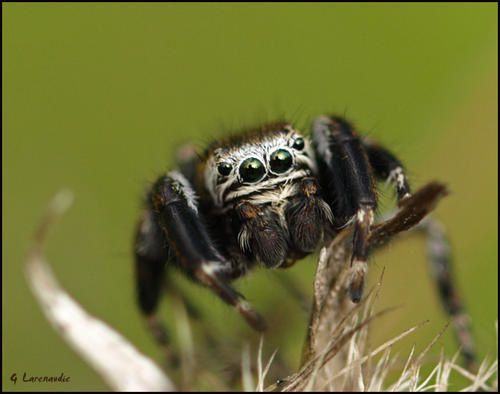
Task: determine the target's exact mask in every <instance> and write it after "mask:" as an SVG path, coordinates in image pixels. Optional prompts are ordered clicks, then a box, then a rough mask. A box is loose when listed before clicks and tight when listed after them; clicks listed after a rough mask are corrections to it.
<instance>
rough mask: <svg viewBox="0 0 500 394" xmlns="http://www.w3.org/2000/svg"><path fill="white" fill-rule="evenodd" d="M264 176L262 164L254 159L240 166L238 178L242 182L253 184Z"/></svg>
mask: <svg viewBox="0 0 500 394" xmlns="http://www.w3.org/2000/svg"><path fill="white" fill-rule="evenodd" d="M264 175H266V168H265V166H264V164H263V163H262V162H261V161H260V160H259V159H256V158H255V157H251V158H249V159H246V160H245V161H244V162H243V163H241V165H240V177H241V179H242V180H243V182H248V183H255V182H257V181H260V180H261V179H262V178H263V177H264Z"/></svg>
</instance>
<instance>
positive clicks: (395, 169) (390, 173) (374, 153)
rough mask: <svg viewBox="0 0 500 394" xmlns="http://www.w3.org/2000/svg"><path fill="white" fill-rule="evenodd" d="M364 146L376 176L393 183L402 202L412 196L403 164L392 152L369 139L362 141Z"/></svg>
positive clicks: (399, 200)
mask: <svg viewBox="0 0 500 394" xmlns="http://www.w3.org/2000/svg"><path fill="white" fill-rule="evenodd" d="M362 143H363V146H364V148H365V150H366V154H367V155H368V159H369V160H370V164H371V166H372V168H373V172H374V175H375V176H376V177H377V178H378V179H381V180H386V181H387V182H388V183H392V184H393V186H394V188H395V190H396V194H397V197H398V202H402V201H403V200H404V199H405V198H408V197H409V196H410V195H411V191H410V185H409V184H408V178H407V176H406V173H405V170H404V167H403V164H402V163H401V161H400V160H399V159H398V158H397V157H396V156H394V154H392V153H391V152H390V151H388V150H387V149H385V148H384V147H382V146H380V145H378V144H376V143H375V142H373V141H372V140H371V139H369V138H364V139H363V140H362Z"/></svg>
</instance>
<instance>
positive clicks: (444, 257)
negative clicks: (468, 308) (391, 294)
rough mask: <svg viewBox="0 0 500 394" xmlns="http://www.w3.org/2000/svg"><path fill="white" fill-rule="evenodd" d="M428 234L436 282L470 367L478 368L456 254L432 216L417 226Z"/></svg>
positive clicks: (429, 253) (429, 255) (472, 368)
mask: <svg viewBox="0 0 500 394" xmlns="http://www.w3.org/2000/svg"><path fill="white" fill-rule="evenodd" d="M417 229H419V230H420V231H422V232H423V233H424V234H425V235H426V236H427V253H428V257H429V262H430V266H431V272H432V274H433V277H434V280H435V281H436V285H437V289H438V293H439V297H440V299H441V302H442V304H443V307H444V309H445V311H446V312H447V313H448V314H449V315H450V316H451V318H452V323H453V326H454V328H455V333H456V336H457V339H458V342H459V344H460V345H461V351H462V355H463V357H464V360H465V363H466V366H467V368H468V369H469V370H474V369H475V367H476V351H475V346H474V340H473V336H472V332H471V326H470V320H469V317H468V316H467V313H466V312H465V308H464V306H463V303H462V300H461V299H460V296H459V294H458V291H457V288H456V284H455V281H454V278H453V272H452V255H451V248H450V245H449V242H448V240H447V238H446V234H445V231H444V229H443V227H442V226H441V225H440V223H438V222H436V221H435V220H434V219H432V218H426V219H424V220H422V222H421V223H419V225H418V226H417Z"/></svg>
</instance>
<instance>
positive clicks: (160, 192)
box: [151, 171, 265, 330]
mask: <svg viewBox="0 0 500 394" xmlns="http://www.w3.org/2000/svg"><path fill="white" fill-rule="evenodd" d="M151 204H152V207H153V210H154V212H155V215H156V217H157V219H158V222H159V224H160V227H161V228H162V230H163V232H164V233H165V235H166V237H167V239H168V243H169V246H170V248H171V249H172V251H173V252H174V254H175V261H176V262H177V264H178V266H179V268H180V269H181V270H182V271H183V272H185V273H186V274H187V275H189V276H190V277H191V278H192V279H194V280H195V281H197V282H199V283H201V284H203V285H205V286H206V287H208V288H209V289H210V290H212V291H213V292H214V293H216V294H217V295H218V296H219V297H220V298H221V299H222V300H223V301H224V302H226V303H227V304H229V305H232V306H234V307H235V308H236V310H237V311H238V312H239V313H240V314H241V315H242V316H243V317H244V318H245V320H246V321H247V322H248V323H249V324H250V325H251V326H252V327H253V328H255V329H257V330H263V329H264V328H265V323H264V321H263V319H262V318H261V317H260V315H259V314H257V312H255V311H254V310H253V309H252V307H251V306H250V304H249V303H248V302H246V301H245V300H244V298H243V296H242V295H241V294H239V293H238V292H237V291H236V290H234V289H233V288H232V287H231V286H230V285H229V283H228V278H230V277H233V276H235V273H234V268H233V266H232V265H231V262H230V261H228V260H227V259H226V258H225V257H223V256H222V254H221V253H220V252H219V251H218V250H217V248H216V247H215V245H214V243H213V240H212V239H211V238H210V236H209V234H208V232H207V229H206V226H205V224H204V223H203V218H202V217H201V214H200V213H199V212H198V205H197V197H196V194H195V192H194V191H193V189H192V188H191V186H190V184H189V182H188V181H187V179H186V178H185V177H184V176H183V175H182V174H181V173H179V172H177V171H172V172H169V173H168V174H167V175H166V176H163V177H161V178H160V179H159V180H158V181H157V182H156V183H155V184H154V186H153V189H152V193H151Z"/></svg>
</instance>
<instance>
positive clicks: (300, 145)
mask: <svg viewBox="0 0 500 394" xmlns="http://www.w3.org/2000/svg"><path fill="white" fill-rule="evenodd" d="M293 148H294V149H297V150H302V149H304V139H303V138H297V139H296V140H295V141H294V143H293Z"/></svg>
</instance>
